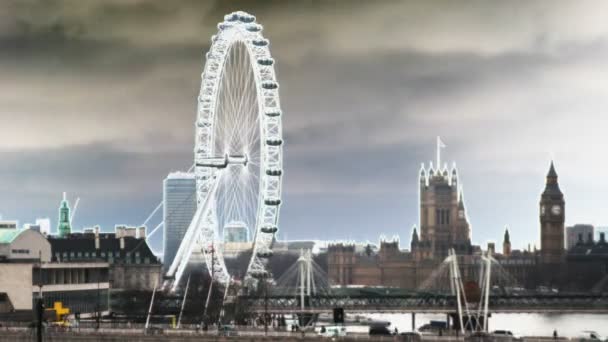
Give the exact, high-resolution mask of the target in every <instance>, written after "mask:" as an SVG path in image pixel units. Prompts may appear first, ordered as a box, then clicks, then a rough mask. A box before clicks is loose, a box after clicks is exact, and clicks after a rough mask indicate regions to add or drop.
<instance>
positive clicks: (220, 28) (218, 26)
mask: <svg viewBox="0 0 608 342" xmlns="http://www.w3.org/2000/svg"><path fill="white" fill-rule="evenodd" d="M230 27H232V24H230V23H219V24H217V28H218V30H225V29H227V28H230Z"/></svg>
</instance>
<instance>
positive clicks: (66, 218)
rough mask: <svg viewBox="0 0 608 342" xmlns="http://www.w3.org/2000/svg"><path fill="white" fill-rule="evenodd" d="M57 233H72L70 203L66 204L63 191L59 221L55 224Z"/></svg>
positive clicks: (66, 234)
mask: <svg viewBox="0 0 608 342" xmlns="http://www.w3.org/2000/svg"><path fill="white" fill-rule="evenodd" d="M57 233H58V234H59V236H60V237H66V236H68V235H70V234H71V233H72V227H71V224H70V205H69V204H68V200H67V198H66V194H65V192H64V193H63V200H62V201H61V205H60V206H59V223H58V225H57Z"/></svg>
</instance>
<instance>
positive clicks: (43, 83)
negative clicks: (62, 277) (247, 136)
mask: <svg viewBox="0 0 608 342" xmlns="http://www.w3.org/2000/svg"><path fill="white" fill-rule="evenodd" d="M607 7H608V3H606V2H603V1H597V2H587V1H572V2H565V1H564V2H554V1H545V2H535V1H517V2H515V1H459V2H454V1H445V2H441V1H432V2H430V1H420V2H404V1H398V2H397V1H395V2H392V1H360V2H359V1H328V2H324V1H297V2H295V1H293V2H290V1H277V2H269V1H264V2H263V3H262V2H259V3H257V4H256V3H255V2H254V1H224V2H222V3H220V1H160V0H159V1H147V0H146V1H143V0H141V1H140V0H129V1H126V0H112V1H77V0H74V1H58V0H55V1H10V0H9V1H3V2H2V3H1V4H0V123H1V125H0V127H1V134H2V139H1V143H0V155H1V156H2V159H1V162H0V194H2V196H0V214H2V217H3V218H4V219H17V220H19V221H20V223H26V222H30V221H33V220H34V219H35V218H36V217H50V218H51V220H52V222H53V224H55V222H56V220H57V208H58V205H59V201H60V199H61V192H62V191H67V192H68V195H69V197H70V198H71V199H75V198H76V197H80V198H81V203H80V207H79V209H78V212H77V214H76V216H75V219H74V224H75V226H76V227H78V228H80V227H82V226H90V225H94V224H100V225H102V228H103V229H104V230H110V229H112V228H113V226H114V224H117V223H126V224H141V223H142V222H143V221H144V220H145V218H146V217H147V216H148V214H149V213H150V212H151V211H152V209H154V207H155V206H156V205H157V204H158V202H159V201H160V200H161V197H162V180H163V178H164V177H165V176H166V175H167V173H168V172H170V171H175V170H183V169H187V168H188V167H189V165H191V164H192V157H193V155H192V150H193V135H194V125H193V123H194V120H195V110H196V96H197V94H198V91H199V86H200V73H201V71H202V68H203V64H204V59H203V55H204V53H205V52H206V51H207V50H208V48H209V42H210V36H211V35H212V34H214V33H215V31H216V30H217V27H216V24H217V23H218V22H219V21H221V20H222V19H223V15H224V14H226V13H229V12H231V11H233V10H237V9H241V10H245V11H249V12H251V13H252V14H254V15H256V16H257V19H258V22H260V23H261V24H263V25H264V35H265V36H266V37H267V38H269V39H270V41H271V52H272V54H273V57H274V58H275V59H276V61H277V62H276V70H277V77H278V80H279V82H280V84H281V88H280V95H281V103H282V107H283V111H284V113H285V115H284V121H283V124H284V126H283V129H284V138H285V145H284V164H285V176H284V182H283V186H284V187H283V189H284V192H283V193H284V202H283V203H284V204H283V206H282V208H281V222H280V223H281V224H280V228H281V231H280V236H281V237H284V236H287V237H288V238H289V239H307V238H323V239H344V240H371V241H377V239H378V237H379V235H380V234H385V235H387V236H392V235H394V234H398V235H399V236H400V237H401V239H402V247H404V245H405V244H406V243H407V244H409V238H410V233H411V226H412V225H413V224H415V223H417V221H418V207H417V203H418V200H417V196H418V190H417V184H418V178H417V177H418V170H419V168H420V164H421V163H422V162H427V163H428V161H430V160H432V159H434V149H435V145H434V143H435V137H436V136H437V135H440V136H441V137H442V139H443V141H444V142H445V143H446V145H447V148H446V149H444V151H443V152H444V160H446V161H448V162H449V163H450V164H451V162H452V161H455V162H456V165H457V167H458V169H459V173H460V177H461V184H463V186H464V194H465V200H466V205H467V209H468V214H469V218H470V221H471V224H472V232H473V241H474V242H475V243H481V244H484V245H485V243H486V242H487V241H489V240H493V241H497V242H500V241H502V233H503V229H504V226H505V225H509V227H510V229H511V231H512V232H511V239H512V241H513V244H514V246H515V247H517V248H520V247H523V246H525V245H527V244H528V243H537V241H538V240H539V223H538V221H539V220H538V201H539V196H540V192H541V191H542V189H543V186H544V177H545V174H546V172H547V171H548V168H549V162H550V160H551V158H553V159H554V160H555V165H556V169H557V172H558V174H559V176H560V185H561V188H562V190H563V192H564V194H565V198H566V223H567V224H574V223H593V224H596V225H608V210H606V204H605V202H606V201H605V197H606V194H608V173H607V171H606V169H607V167H608V157H607V154H606V152H605V148H606V146H607V145H608V143H607V140H606V139H607V134H606V131H607V130H606V128H607V127H608V115H607V113H606V108H608V20H606V13H608V8H607ZM159 219H160V218H158V219H157V220H156V222H158V220H159ZM160 236H161V234H159V235H158V237H160Z"/></svg>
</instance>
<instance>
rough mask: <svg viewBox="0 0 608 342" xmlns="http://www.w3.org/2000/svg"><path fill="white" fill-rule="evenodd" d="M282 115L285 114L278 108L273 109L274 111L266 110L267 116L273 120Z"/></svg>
mask: <svg viewBox="0 0 608 342" xmlns="http://www.w3.org/2000/svg"><path fill="white" fill-rule="evenodd" d="M281 114H283V113H282V112H281V110H280V109H278V108H273V109H267V110H266V116H269V117H271V118H274V117H277V116H281Z"/></svg>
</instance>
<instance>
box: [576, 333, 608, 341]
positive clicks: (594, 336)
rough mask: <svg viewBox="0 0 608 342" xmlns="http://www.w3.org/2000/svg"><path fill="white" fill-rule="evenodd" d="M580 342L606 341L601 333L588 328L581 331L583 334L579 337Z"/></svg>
mask: <svg viewBox="0 0 608 342" xmlns="http://www.w3.org/2000/svg"><path fill="white" fill-rule="evenodd" d="M578 341H579V342H598V341H605V340H604V339H603V338H602V336H600V334H598V333H597V332H595V331H591V330H586V331H582V332H581V336H580V338H579V339H578Z"/></svg>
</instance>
